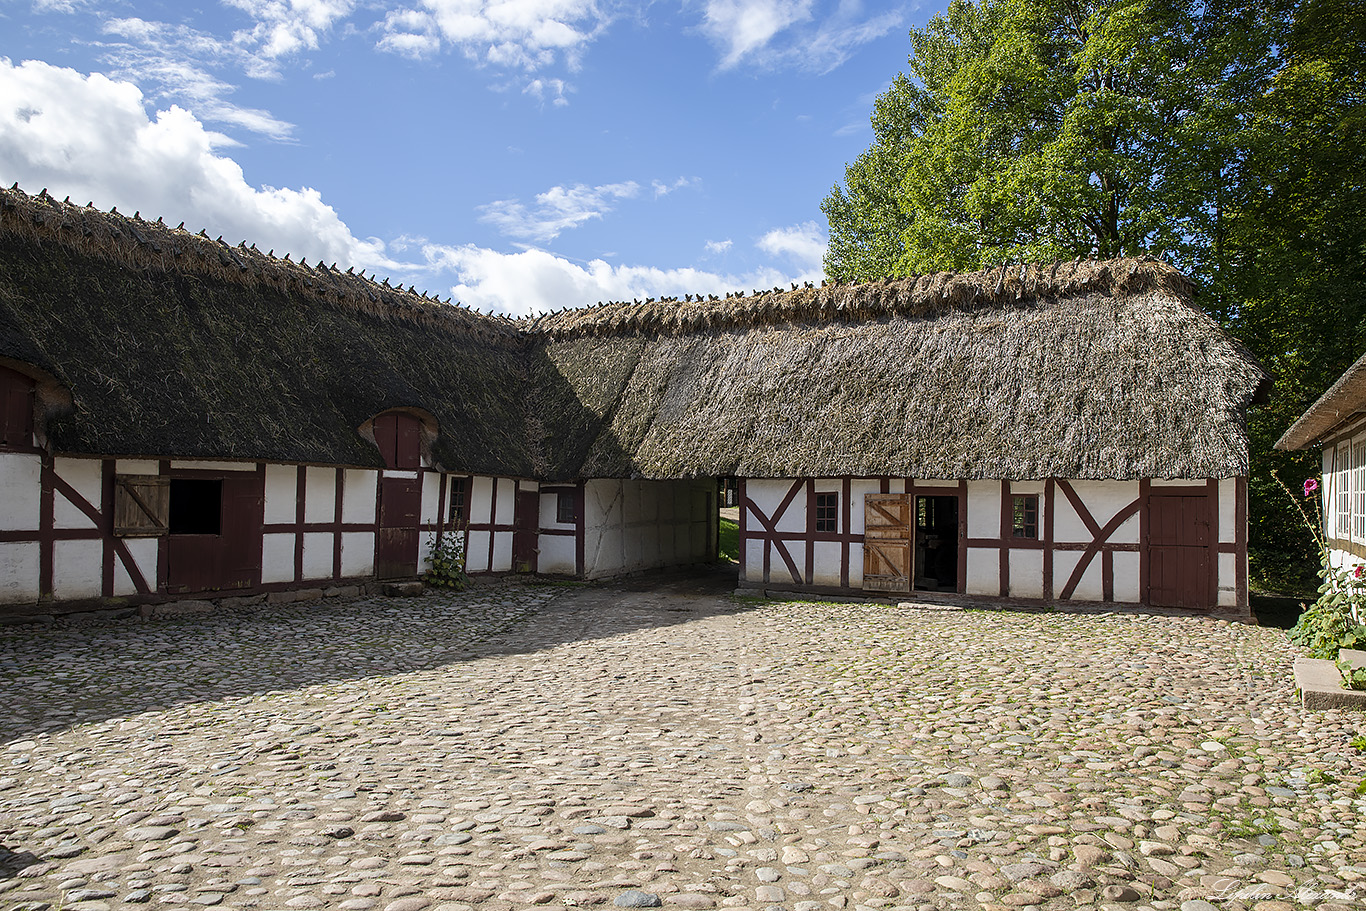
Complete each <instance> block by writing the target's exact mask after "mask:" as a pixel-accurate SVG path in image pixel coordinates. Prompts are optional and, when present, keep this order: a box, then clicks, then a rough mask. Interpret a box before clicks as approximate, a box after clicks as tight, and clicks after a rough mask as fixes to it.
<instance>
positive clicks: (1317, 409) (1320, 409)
mask: <svg viewBox="0 0 1366 911" xmlns="http://www.w3.org/2000/svg"><path fill="white" fill-rule="evenodd" d="M1363 411H1366V354H1363V355H1362V356H1361V357H1360V358H1358V359H1357V362H1356V363H1355V364H1353V365H1352V366H1350V367H1348V368H1347V370H1346V371H1345V372H1344V373H1343V374H1342V376H1340V377H1338V381H1337V382H1336V383H1334V384H1333V385H1332V386H1331V387H1330V388H1329V389H1328V391H1327V392H1325V393H1324V394H1323V395H1321V396H1319V398H1318V401H1316V402H1314V404H1312V405H1310V406H1309V410H1307V411H1306V412H1305V413H1304V414H1302V415H1300V417H1299V418H1298V419H1297V420H1296V421H1295V423H1293V424H1291V425H1290V427H1289V429H1287V430H1286V431H1285V433H1283V434H1282V435H1281V438H1280V439H1279V440H1277V441H1276V448H1277V449H1281V450H1296V449H1308V448H1309V447H1310V446H1313V445H1314V444H1315V443H1319V442H1321V441H1323V440H1324V439H1325V438H1326V437H1328V436H1329V435H1330V434H1331V433H1332V431H1333V430H1334V429H1335V428H1337V427H1338V426H1340V425H1341V424H1343V423H1345V422H1346V421H1348V420H1350V419H1351V418H1352V416H1353V415H1356V414H1360V413H1361V412H1363Z"/></svg>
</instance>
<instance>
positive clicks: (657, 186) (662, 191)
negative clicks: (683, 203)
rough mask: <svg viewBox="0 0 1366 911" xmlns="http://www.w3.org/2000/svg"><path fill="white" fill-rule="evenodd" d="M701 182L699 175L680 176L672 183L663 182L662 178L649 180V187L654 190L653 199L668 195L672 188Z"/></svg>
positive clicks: (681, 187) (695, 184) (676, 188)
mask: <svg viewBox="0 0 1366 911" xmlns="http://www.w3.org/2000/svg"><path fill="white" fill-rule="evenodd" d="M701 182H702V178H700V177H680V178H678V179H677V180H675V181H674V182H673V183H665V182H664V181H662V180H652V181H650V187H651V188H652V189H653V190H654V191H655V199H658V198H659V197H661V196H668V195H669V194H670V193H672V192H673V191H674V190H682V189H684V188H686V187H695V186H697V185H698V184H700V183H701Z"/></svg>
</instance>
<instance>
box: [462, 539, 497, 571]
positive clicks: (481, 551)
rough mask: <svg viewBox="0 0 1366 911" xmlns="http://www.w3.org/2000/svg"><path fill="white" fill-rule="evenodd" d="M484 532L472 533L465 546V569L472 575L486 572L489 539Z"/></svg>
mask: <svg viewBox="0 0 1366 911" xmlns="http://www.w3.org/2000/svg"><path fill="white" fill-rule="evenodd" d="M491 537H492V536H491V535H490V534H489V533H488V532H486V531H472V532H470V534H469V541H468V543H467V544H466V546H465V569H466V570H467V571H469V572H472V573H482V572H485V571H487V569H488V566H489V539H490V538H491Z"/></svg>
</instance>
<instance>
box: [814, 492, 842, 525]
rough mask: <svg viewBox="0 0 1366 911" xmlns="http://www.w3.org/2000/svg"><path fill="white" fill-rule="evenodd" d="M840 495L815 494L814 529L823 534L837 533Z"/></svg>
mask: <svg viewBox="0 0 1366 911" xmlns="http://www.w3.org/2000/svg"><path fill="white" fill-rule="evenodd" d="M839 511H840V495H839V494H837V493H818V494H816V516H815V519H816V524H815V529H816V531H818V532H821V533H823V534H834V533H836V532H838V531H839V525H840V520H839Z"/></svg>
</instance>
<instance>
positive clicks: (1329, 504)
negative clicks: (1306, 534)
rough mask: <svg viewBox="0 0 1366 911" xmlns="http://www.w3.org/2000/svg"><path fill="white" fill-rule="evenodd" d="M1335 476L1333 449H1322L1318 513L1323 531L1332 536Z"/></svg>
mask: <svg viewBox="0 0 1366 911" xmlns="http://www.w3.org/2000/svg"><path fill="white" fill-rule="evenodd" d="M1336 483H1337V478H1336V476H1335V475H1334V474H1333V450H1331V449H1328V448H1325V449H1324V450H1323V482H1322V483H1321V484H1319V515H1320V516H1322V517H1323V532H1324V534H1325V535H1326V536H1327V537H1330V538H1331V537H1332V536H1333V535H1332V531H1333V519H1332V516H1333V485H1334V484H1336Z"/></svg>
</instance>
